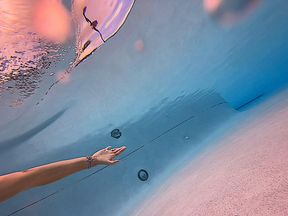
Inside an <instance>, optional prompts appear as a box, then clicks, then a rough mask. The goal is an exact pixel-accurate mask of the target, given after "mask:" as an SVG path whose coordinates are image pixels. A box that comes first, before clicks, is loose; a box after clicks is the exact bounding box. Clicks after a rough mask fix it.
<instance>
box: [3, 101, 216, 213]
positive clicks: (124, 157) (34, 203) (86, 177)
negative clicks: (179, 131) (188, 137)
mask: <svg viewBox="0 0 288 216" xmlns="http://www.w3.org/2000/svg"><path fill="white" fill-rule="evenodd" d="M216 105H219V104H216ZM212 107H213V108H214V107H215V106H211V109H212ZM194 118H195V116H194V115H192V116H190V117H188V118H187V119H185V120H183V121H181V122H179V123H178V124H176V125H174V126H173V127H171V128H169V129H167V130H165V131H164V132H162V133H161V134H160V135H158V136H156V137H155V138H153V139H152V140H150V141H148V142H147V143H146V144H143V145H141V146H139V147H137V148H135V149H134V150H133V151H131V152H129V153H128V154H127V155H125V156H123V157H121V158H119V160H125V159H127V158H129V157H130V156H131V155H133V154H134V153H136V152H137V151H139V150H140V149H142V148H144V147H145V146H146V145H149V144H151V143H153V142H154V141H156V140H158V139H159V138H161V137H162V136H164V135H165V134H167V133H169V132H171V131H173V130H174V129H176V128H178V127H179V126H181V125H183V124H185V123H186V122H188V121H190V120H192V119H194ZM107 167H109V165H106V166H104V167H102V168H100V169H98V170H96V171H94V172H92V173H90V174H88V175H86V176H84V177H82V178H81V179H79V180H78V181H76V182H74V183H72V184H71V185H70V186H67V187H63V188H60V189H58V190H57V191H55V192H53V193H51V194H49V195H46V196H44V197H43V198H41V199H39V200H37V201H34V202H32V203H30V204H28V205H26V206H24V207H22V208H20V209H18V210H16V211H14V212H12V213H9V214H8V215H7V216H12V215H15V214H17V213H18V212H21V211H23V210H25V209H27V208H29V207H32V206H34V205H36V204H38V203H40V202H42V201H44V200H46V199H48V198H50V197H53V196H54V195H56V194H58V193H60V192H63V191H64V190H66V189H69V188H71V187H74V186H75V185H77V184H79V183H81V182H83V181H85V180H86V179H88V178H90V177H92V176H93V175H95V174H97V173H99V172H100V171H102V170H104V169H106V168H107Z"/></svg>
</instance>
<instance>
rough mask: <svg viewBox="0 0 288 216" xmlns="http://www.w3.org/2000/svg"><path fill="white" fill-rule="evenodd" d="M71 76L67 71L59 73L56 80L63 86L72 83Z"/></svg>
mask: <svg viewBox="0 0 288 216" xmlns="http://www.w3.org/2000/svg"><path fill="white" fill-rule="evenodd" d="M70 76H71V75H70V74H69V73H67V72H66V71H59V72H58V73H56V79H57V80H58V81H59V82H60V83H61V84H63V85H65V84H68V83H70V81H71V78H70Z"/></svg>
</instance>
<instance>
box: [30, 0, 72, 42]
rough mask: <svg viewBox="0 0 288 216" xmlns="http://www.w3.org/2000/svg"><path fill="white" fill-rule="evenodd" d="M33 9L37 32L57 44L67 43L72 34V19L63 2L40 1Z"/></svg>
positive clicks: (57, 0) (53, 0)
mask: <svg viewBox="0 0 288 216" xmlns="http://www.w3.org/2000/svg"><path fill="white" fill-rule="evenodd" d="M33 9H34V10H33V16H32V17H33V20H32V23H33V27H34V30H35V32H37V33H38V34H39V35H40V36H41V37H43V38H46V39H48V40H50V41H52V42H55V43H64V42H65V41H67V39H68V38H69V36H70V32H71V19H70V14H69V12H68V10H67V9H66V8H65V6H64V5H63V4H62V2H61V0H38V1H37V2H36V3H35V6H34V8H33Z"/></svg>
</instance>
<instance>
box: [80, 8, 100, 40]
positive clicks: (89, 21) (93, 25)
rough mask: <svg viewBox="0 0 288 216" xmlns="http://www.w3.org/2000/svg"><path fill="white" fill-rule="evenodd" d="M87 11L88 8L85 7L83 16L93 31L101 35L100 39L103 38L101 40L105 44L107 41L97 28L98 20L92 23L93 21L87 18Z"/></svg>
mask: <svg viewBox="0 0 288 216" xmlns="http://www.w3.org/2000/svg"><path fill="white" fill-rule="evenodd" d="M86 11H87V6H85V7H84V8H83V16H84V18H85V20H86V22H88V23H89V24H90V26H91V27H92V29H94V30H95V31H96V32H98V33H99V35H100V37H101V40H102V41H103V42H105V40H104V38H103V36H102V34H101V32H100V31H99V30H98V29H97V28H96V27H97V25H98V21H97V20H94V21H93V22H92V21H91V20H90V19H89V18H88V17H87V16H86Z"/></svg>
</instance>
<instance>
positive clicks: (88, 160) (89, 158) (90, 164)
mask: <svg viewBox="0 0 288 216" xmlns="http://www.w3.org/2000/svg"><path fill="white" fill-rule="evenodd" d="M86 158H87V162H88V169H90V168H91V167H92V162H93V161H94V160H93V158H92V156H87V157H86Z"/></svg>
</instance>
